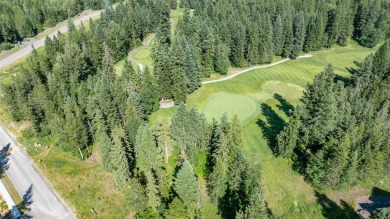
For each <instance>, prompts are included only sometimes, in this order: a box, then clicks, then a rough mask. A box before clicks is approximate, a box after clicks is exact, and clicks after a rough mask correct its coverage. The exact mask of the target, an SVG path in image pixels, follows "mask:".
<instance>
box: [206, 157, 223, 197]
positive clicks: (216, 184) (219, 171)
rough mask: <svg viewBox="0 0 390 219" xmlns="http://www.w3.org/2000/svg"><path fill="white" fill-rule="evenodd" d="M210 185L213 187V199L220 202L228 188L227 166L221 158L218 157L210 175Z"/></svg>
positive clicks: (211, 195)
mask: <svg viewBox="0 0 390 219" xmlns="http://www.w3.org/2000/svg"><path fill="white" fill-rule="evenodd" d="M209 185H210V187H211V193H210V198H211V201H212V202H213V203H214V204H218V202H219V200H220V199H221V198H222V197H223V196H224V195H225V192H226V189H227V167H226V163H225V162H223V160H222V159H221V158H216V161H215V166H214V169H213V172H212V173H211V174H210V177H209Z"/></svg>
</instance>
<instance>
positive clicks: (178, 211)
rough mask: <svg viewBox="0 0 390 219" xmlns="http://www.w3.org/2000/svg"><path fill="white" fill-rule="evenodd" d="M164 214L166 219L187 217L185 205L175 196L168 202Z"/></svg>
mask: <svg viewBox="0 0 390 219" xmlns="http://www.w3.org/2000/svg"><path fill="white" fill-rule="evenodd" d="M164 216H165V218H166V219H177V218H183V219H189V218H190V217H189V216H188V213H187V210H186V206H185V205H184V204H183V202H182V201H181V200H180V199H179V198H177V197H175V198H174V199H173V201H172V202H171V203H169V207H168V210H166V211H165V212H164Z"/></svg>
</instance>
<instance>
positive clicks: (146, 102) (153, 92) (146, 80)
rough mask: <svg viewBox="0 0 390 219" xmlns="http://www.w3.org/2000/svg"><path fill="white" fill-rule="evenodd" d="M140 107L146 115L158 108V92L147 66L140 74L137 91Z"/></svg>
mask: <svg viewBox="0 0 390 219" xmlns="http://www.w3.org/2000/svg"><path fill="white" fill-rule="evenodd" d="M139 95H140V98H141V103H142V108H143V109H144V111H145V114H146V115H150V114H151V113H152V112H154V111H156V110H158V109H159V102H158V99H159V96H160V95H159V93H158V89H157V85H156V82H155V79H154V77H153V75H151V74H150V71H149V68H148V66H146V68H145V71H144V72H143V74H142V85H141V89H140V91H139Z"/></svg>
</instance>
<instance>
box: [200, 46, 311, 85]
mask: <svg viewBox="0 0 390 219" xmlns="http://www.w3.org/2000/svg"><path fill="white" fill-rule="evenodd" d="M310 57H312V55H310V54H306V55H302V56H299V57H298V59H303V58H310ZM289 60H291V59H290V58H285V59H282V60H280V61H278V62H274V63H271V64H268V65H259V66H253V67H250V68H247V69H244V70H241V71H239V72H236V73H234V74H232V75H229V76H227V77H224V78H220V79H215V80H211V81H204V82H202V85H205V84H212V83H217V82H221V81H227V80H229V79H232V78H234V77H237V76H239V75H241V74H244V73H246V72H248V71H252V70H255V69H261V68H269V67H272V66H275V65H279V64H282V63H284V62H287V61H289Z"/></svg>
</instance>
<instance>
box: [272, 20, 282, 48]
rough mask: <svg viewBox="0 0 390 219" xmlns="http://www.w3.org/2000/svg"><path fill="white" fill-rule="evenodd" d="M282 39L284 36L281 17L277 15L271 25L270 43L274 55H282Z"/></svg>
mask: <svg viewBox="0 0 390 219" xmlns="http://www.w3.org/2000/svg"><path fill="white" fill-rule="evenodd" d="M283 37H284V35H283V24H282V17H281V16H280V14H279V15H278V16H277V17H276V20H275V21H274V23H273V41H272V43H273V44H274V52H275V54H276V55H281V54H282V48H283V42H284V38H283Z"/></svg>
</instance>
